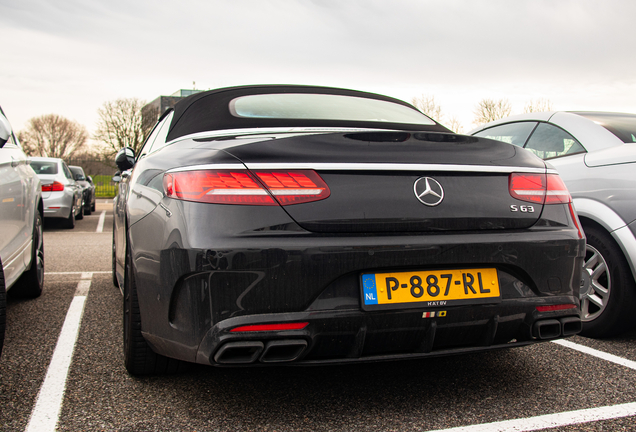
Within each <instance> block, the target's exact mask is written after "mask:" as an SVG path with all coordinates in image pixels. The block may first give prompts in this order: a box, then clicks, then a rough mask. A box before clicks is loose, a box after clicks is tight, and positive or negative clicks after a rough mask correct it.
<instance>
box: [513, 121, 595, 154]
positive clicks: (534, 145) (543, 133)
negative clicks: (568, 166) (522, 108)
mask: <svg viewBox="0 0 636 432" xmlns="http://www.w3.org/2000/svg"><path fill="white" fill-rule="evenodd" d="M525 148H526V149H528V150H530V151H531V152H532V153H534V154H536V155H537V156H539V157H540V158H541V159H552V158H556V157H560V156H566V155H572V154H577V153H584V152H585V149H584V148H583V146H582V145H581V144H580V143H579V142H578V141H577V140H576V139H575V138H574V137H573V136H572V135H570V134H569V133H567V132H566V131H564V130H563V129H561V128H559V127H556V126H553V125H551V124H548V123H539V126H537V128H536V129H535V130H534V132H533V133H532V136H531V137H530V139H529V140H528V143H527V144H526V146H525Z"/></svg>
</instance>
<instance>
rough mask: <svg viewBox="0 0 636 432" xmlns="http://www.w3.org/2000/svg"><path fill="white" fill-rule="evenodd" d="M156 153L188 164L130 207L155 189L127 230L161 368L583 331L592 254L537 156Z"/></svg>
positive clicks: (359, 137) (383, 135)
mask: <svg viewBox="0 0 636 432" xmlns="http://www.w3.org/2000/svg"><path fill="white" fill-rule="evenodd" d="M160 153H163V155H162V157H161V160H170V159H173V160H174V159H176V158H180V161H184V160H188V158H191V160H192V161H195V160H196V161H197V162H198V163H196V164H195V163H192V164H187V163H186V164H183V165H185V166H180V167H174V168H171V169H164V168H161V167H160V166H159V165H157V167H156V170H155V173H161V174H160V175H158V176H157V177H155V178H152V177H151V176H148V177H149V178H148V180H147V181H146V186H147V188H146V187H139V188H138V189H137V190H136V192H137V194H135V193H133V194H131V195H130V196H129V206H130V207H131V208H132V209H135V208H141V207H142V206H144V205H147V203H148V201H149V196H150V195H152V192H150V189H152V188H158V187H159V185H161V188H162V191H161V192H162V194H160V195H158V194H155V195H154V197H155V198H154V199H155V200H156V201H155V202H156V204H158V205H157V206H156V207H155V208H154V210H153V211H152V212H151V214H150V216H148V217H143V218H139V219H134V220H132V221H131V226H130V232H131V239H133V240H131V246H132V248H133V249H134V250H135V251H136V252H135V256H134V257H133V261H134V263H135V271H136V274H137V279H138V280H137V284H138V287H139V288H138V290H139V304H140V311H141V314H142V322H143V323H144V325H143V334H144V337H145V338H146V340H147V341H148V343H149V344H150V345H151V346H152V347H153V349H154V350H155V351H156V352H159V353H162V354H165V355H167V356H170V357H175V358H180V359H184V360H188V361H196V362H199V363H204V364H213V365H242V364H252V365H256V364H267V363H283V362H285V363H290V364H314V363H333V362H355V361H370V360H382V359H392V358H412V357H423V356H430V355H444V354H449V353H458V352H468V351H476V350H484V349H492V348H498V347H506V346H516V345H524V344H528V343H533V342H538V341H545V340H551V339H555V338H559V337H566V336H570V335H573V334H576V333H577V332H578V331H580V328H581V324H580V317H579V312H578V298H577V295H576V294H577V293H576V290H577V289H578V285H579V282H580V268H581V264H582V258H583V256H584V251H585V241H584V238H583V235H582V233H581V230H580V229H579V227H578V225H577V223H578V221H577V218H576V215H575V213H574V212H573V208H572V205H571V199H570V196H569V194H568V192H567V190H566V188H565V186H564V185H563V183H562V182H561V181H560V178H559V177H558V175H557V174H556V172H555V171H553V170H550V169H548V168H547V167H546V166H545V164H544V162H543V161H541V160H540V159H538V158H536V157H534V156H533V155H531V154H530V153H529V152H523V151H519V150H518V149H516V148H515V147H513V146H511V145H508V144H504V143H499V142H495V141H491V140H486V139H477V138H473V137H463V136H458V135H454V134H445V133H425V132H421V133H416V132H360V133H333V134H307V135H303V136H300V135H298V136H292V137H289V138H285V137H268V138H267V139H245V140H241V139H235V140H234V142H232V143H228V142H227V141H214V140H207V141H206V140H200V141H193V140H186V141H184V142H181V143H179V144H173V145H171V146H168V147H166V148H165V149H163V150H162V151H161V152H160ZM153 159H154V157H153V156H152V155H151V156H149V157H147V158H145V159H143V160H142V162H141V163H142V169H143V166H146V167H148V168H149V170H148V171H149V172H150V171H152V169H151V168H152V164H153ZM155 160H157V161H158V160H159V158H157V159H155ZM202 160H204V161H205V163H201V161H202ZM157 163H158V164H161V163H164V162H157ZM140 171H141V170H140ZM159 178H161V183H159ZM142 183H143V182H142ZM134 213H135V211H131V212H130V215H131V216H132V217H134ZM158 299H169V301H158ZM164 317H168V320H167V322H166V320H165V319H164Z"/></svg>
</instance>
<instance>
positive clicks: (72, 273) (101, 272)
mask: <svg viewBox="0 0 636 432" xmlns="http://www.w3.org/2000/svg"><path fill="white" fill-rule="evenodd" d="M86 273H87V272H81V271H75V272H44V274H45V275H83V274H86ZM88 273H90V274H106V273H108V274H111V273H112V271H111V270H103V271H92V272H88Z"/></svg>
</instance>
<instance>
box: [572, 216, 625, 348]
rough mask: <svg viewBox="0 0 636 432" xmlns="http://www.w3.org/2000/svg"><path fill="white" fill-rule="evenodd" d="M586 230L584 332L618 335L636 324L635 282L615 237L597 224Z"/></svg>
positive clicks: (593, 335) (606, 335)
mask: <svg viewBox="0 0 636 432" xmlns="http://www.w3.org/2000/svg"><path fill="white" fill-rule="evenodd" d="M584 231H585V236H586V237H587V247H586V254H585V262H584V265H583V282H582V287H581V319H582V320H583V331H582V332H581V335H583V336H587V337H593V338H605V337H610V336H615V335H617V334H619V333H622V332H624V331H627V330H629V329H631V328H632V327H634V324H636V323H635V322H634V319H633V310H634V306H636V283H635V282H634V277H633V275H632V272H631V270H630V268H629V265H628V264H627V260H626V259H625V256H624V255H623V252H622V251H621V249H620V247H619V246H618V244H617V243H616V242H615V241H614V239H613V238H612V237H611V236H610V235H609V234H608V233H607V232H606V231H605V230H604V229H602V228H600V227H597V226H585V227H584Z"/></svg>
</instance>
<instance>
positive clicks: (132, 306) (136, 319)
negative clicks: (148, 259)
mask: <svg viewBox="0 0 636 432" xmlns="http://www.w3.org/2000/svg"><path fill="white" fill-rule="evenodd" d="M123 303H124V308H123V309H124V314H123V315H124V316H123V329H124V365H125V367H126V370H127V371H128V373H130V374H131V375H151V374H167V373H176V372H179V371H180V370H182V368H183V362H181V361H180V360H176V359H172V358H168V357H165V356H162V355H160V354H157V353H155V352H154V351H153V350H152V349H151V348H150V346H149V345H148V342H146V339H144V337H143V335H142V334H141V313H140V310H139V300H138V298H137V286H136V284H135V272H134V269H133V266H132V259H131V253H130V248H129V247H128V246H127V247H126V276H125V278H124V301H123Z"/></svg>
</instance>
